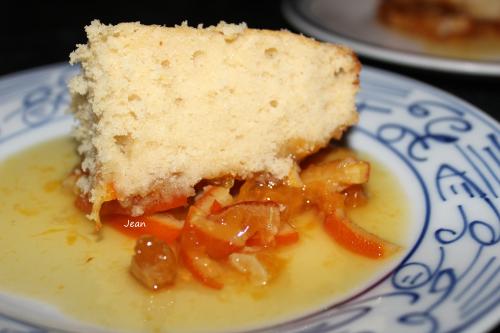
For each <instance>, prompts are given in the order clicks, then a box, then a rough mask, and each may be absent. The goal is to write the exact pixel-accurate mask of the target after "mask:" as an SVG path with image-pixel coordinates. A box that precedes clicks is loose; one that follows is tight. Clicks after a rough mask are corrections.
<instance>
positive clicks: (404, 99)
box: [0, 65, 500, 333]
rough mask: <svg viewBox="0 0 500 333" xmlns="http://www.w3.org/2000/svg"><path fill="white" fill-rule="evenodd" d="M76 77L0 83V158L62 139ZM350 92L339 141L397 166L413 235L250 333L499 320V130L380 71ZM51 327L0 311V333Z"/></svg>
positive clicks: (45, 73) (443, 328) (475, 324)
mask: <svg viewBox="0 0 500 333" xmlns="http://www.w3.org/2000/svg"><path fill="white" fill-rule="evenodd" d="M77 71H78V68H72V67H69V66H67V65H54V66H49V67H46V68H42V69H38V70H33V71H29V72H25V73H21V74H16V75H12V76H10V77H6V78H4V79H3V80H0V158H3V157H5V156H7V155H9V152H8V151H12V146H16V142H17V141H16V140H19V139H20V138H22V137H23V136H26V135H28V134H29V133H32V132H33V133H34V132H36V131H39V132H40V133H44V134H43V135H42V136H43V138H49V137H51V136H53V135H56V134H54V133H56V132H57V133H60V132H61V131H62V132H69V130H70V128H71V124H72V118H71V116H70V115H68V114H66V110H67V107H68V105H69V102H70V100H69V96H68V93H67V90H66V82H67V80H68V78H70V77H71V76H73V75H74V74H75V73H76V72H77ZM361 87H362V89H361V92H360V94H359V96H358V109H359V112H360V114H361V117H360V119H361V120H360V123H359V125H358V126H356V128H354V129H353V130H352V131H351V132H350V133H349V136H348V141H349V143H350V144H351V145H352V146H354V147H357V146H360V145H362V147H359V148H360V149H361V150H368V151H369V152H370V153H371V154H372V155H374V156H375V157H379V158H382V159H383V160H384V161H387V163H389V164H391V163H392V162H391V161H394V163H395V164H397V165H398V168H399V169H405V170H406V173H402V174H399V176H398V177H399V178H400V181H401V183H402V185H403V187H405V188H407V189H408V190H409V191H410V192H412V193H414V194H413V196H410V199H411V200H413V201H414V202H412V204H415V207H417V208H415V210H414V211H413V213H414V215H415V220H416V222H415V223H416V226H415V231H416V232H415V235H414V239H413V241H412V243H411V244H410V246H409V248H408V252H407V253H406V255H405V257H404V258H403V260H402V261H401V262H400V263H399V265H397V267H394V269H393V270H391V271H390V272H387V274H385V276H383V277H382V278H380V279H379V280H378V281H376V282H374V283H372V284H371V285H370V286H369V287H367V288H365V289H364V290H363V291H362V292H360V293H357V294H356V295H353V296H352V297H350V298H349V299H345V300H342V301H341V302H337V303H336V304H332V305H330V306H328V307H326V308H324V309H322V310H320V311H316V312H314V313H311V314H307V315H305V316H303V317H300V318H297V319H294V320H291V321H288V322H286V323H283V324H278V325H275V326H271V327H266V328H262V329H258V330H255V331H252V332H277V331H280V332H281V331H282V332H297V333H298V332H300V333H313V332H314V333H323V332H339V333H340V332H342V333H347V332H352V333H354V332H356V333H361V332H363V333H367V332H432V333H434V332H436V333H437V332H457V331H462V330H468V331H480V330H485V329H488V328H491V327H493V326H494V325H495V324H496V323H497V321H498V318H499V317H500V316H499V315H500V313H499V309H500V307H499V304H500V262H499V260H498V255H499V254H500V251H499V250H500V246H499V239H500V199H499V197H500V126H499V124H498V123H497V122H495V121H494V120H493V119H491V118H490V117H488V116H487V115H485V114H483V113H481V112H480V111H479V110H477V109H476V108H474V107H473V106H471V105H469V104H467V103H465V102H463V101H461V100H459V99H457V98H455V97H453V96H451V95H449V94H446V93H444V92H441V91H439V90H437V89H435V88H432V87H430V86H428V85H425V84H422V83H420V82H417V81H414V80H411V79H408V78H405V77H401V76H398V75H395V74H392V73H389V72H385V71H381V70H377V69H374V68H369V67H366V68H364V69H363V72H362V76H361ZM53 126H56V127H57V128H59V130H58V131H55V132H52V131H51V130H50V129H52V128H53ZM6 147H10V150H7V149H6ZM0 305H2V304H0ZM50 330H51V328H50V325H48V326H45V325H43V324H42V325H40V324H38V323H33V322H31V321H29V320H25V319H20V318H18V317H17V316H15V315H11V314H7V313H3V312H1V311H0V332H1V333H8V332H9V333H10V332H47V331H50Z"/></svg>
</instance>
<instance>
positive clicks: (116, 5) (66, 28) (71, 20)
mask: <svg viewBox="0 0 500 333" xmlns="http://www.w3.org/2000/svg"><path fill="white" fill-rule="evenodd" d="M351 1H352V0H351ZM280 5H281V4H280V2H279V1H256V0H255V1H236V0H233V1H228V0H225V1H222V0H215V1H193V0H188V1H175V2H174V1H170V2H167V1H166V0H163V1H162V2H157V3H152V2H148V1H141V0H138V1H137V0H136V1H130V2H125V1H122V2H109V1H100V2H92V1H86V2H80V1H65V2H62V1H61V2H50V3H45V2H42V1H38V2H25V1H22V2H21V1H17V2H16V1H12V0H9V1H3V3H0V29H1V30H0V31H1V33H0V75H4V74H8V73H13V72H17V71H20V70H25V69H29V68H32V67H36V66H41V65H46V64H52V63H55V62H65V61H68V55H69V53H70V52H71V51H72V50H74V48H75V45H76V44H77V43H85V35H84V31H83V27H84V26H85V25H87V24H89V23H90V21H91V20H93V19H96V18H98V19H100V20H101V21H102V22H103V23H113V24H115V23H118V22H123V21H141V22H142V23H145V24H162V25H174V24H179V23H181V22H182V21H183V20H187V21H188V22H189V23H190V25H196V24H198V23H204V24H205V25H211V24H216V23H217V22H219V21H220V20H225V21H227V22H232V23H239V22H241V21H245V22H247V24H248V25H249V26H250V27H252V28H266V29H282V28H285V29H289V30H292V31H295V29H294V28H293V27H292V26H290V25H289V24H288V23H287V22H286V21H285V19H284V18H283V16H282V14H281V10H280ZM361 61H362V63H363V64H367V65H371V66H376V67H380V68H384V69H388V70H391V71H394V72H398V73H400V74H403V75H407V76H410V77H412V78H415V79H418V80H421V81H424V82H426V83H429V84H431V85H434V86H437V87H439V88H441V89H443V90H446V91H448V92H450V93H452V94H454V95H456V96H458V97H461V98H462V99H464V100H466V101H468V102H470V103H472V104H474V105H476V106H477V107H479V108H480V109H482V110H483V111H485V112H486V113H488V114H490V115H491V116H493V117H494V118H495V119H497V120H498V119H499V118H500V78H485V77H479V76H478V77H475V76H465V75H456V74H449V73H438V72H432V71H424V70H421V69H412V68H408V67H402V66H398V65H391V64H386V63H382V62H377V61H373V60H370V59H366V58H361Z"/></svg>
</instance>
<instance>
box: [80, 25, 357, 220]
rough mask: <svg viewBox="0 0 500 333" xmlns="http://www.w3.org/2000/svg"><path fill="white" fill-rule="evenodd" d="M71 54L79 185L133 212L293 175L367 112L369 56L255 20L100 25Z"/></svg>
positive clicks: (96, 203) (96, 198)
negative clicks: (364, 59) (210, 187)
mask: <svg viewBox="0 0 500 333" xmlns="http://www.w3.org/2000/svg"><path fill="white" fill-rule="evenodd" d="M86 32H87V36H88V43H87V44H86V45H79V46H78V48H77V50H76V51H74V52H73V53H72V54H71V63H72V64H76V63H80V64H81V67H82V72H81V74H80V75H79V76H77V77H75V78H74V79H73V80H72V82H71V83H70V92H71V95H72V100H73V103H72V111H73V112H74V114H75V116H76V118H77V120H78V126H77V127H76V129H75V132H74V135H75V137H76V139H77V140H78V142H79V147H78V151H79V153H80V154H81V155H82V163H81V176H80V178H79V179H78V181H77V187H78V189H79V191H80V193H81V194H82V196H85V197H86V198H88V200H89V202H90V203H91V205H92V212H91V214H90V215H89V217H90V218H91V219H93V220H96V221H99V211H100V209H101V205H102V204H103V203H104V202H106V201H115V202H118V203H119V204H120V205H121V206H122V207H125V208H127V209H129V211H130V212H131V213H132V215H141V214H143V213H144V212H145V210H146V211H147V209H146V208H147V207H150V206H154V205H158V204H160V206H161V203H163V202H167V203H168V202H169V201H171V200H173V199H175V198H185V197H189V196H192V195H194V194H195V190H194V187H195V185H196V184H198V183H199V182H200V181H202V180H211V179H218V178H224V177H226V178H227V177H230V178H237V179H246V178H248V177H250V176H252V175H255V174H257V173H265V174H270V175H272V176H273V177H275V178H277V179H283V178H284V177H286V176H287V175H288V174H289V173H290V171H291V170H292V167H293V165H294V161H296V160H300V159H302V158H303V157H305V156H307V155H309V154H311V153H313V152H315V151H317V150H318V149H320V148H321V147H324V146H325V145H327V144H328V142H329V141H330V140H331V139H332V138H339V137H340V136H341V134H342V132H343V131H344V130H345V129H346V128H347V127H349V126H350V125H352V124H354V123H355V122H356V120H357V113H356V111H355V103H354V102H355V95H356V92H357V90H358V85H359V83H358V75H359V71H360V64H359V62H358V60H357V58H356V57H355V55H354V54H353V52H352V51H351V50H349V49H347V48H345V47H341V46H335V45H331V44H326V43H320V42H317V41H315V40H312V39H309V38H306V37H304V36H301V35H296V34H293V33H290V32H288V31H268V30H254V29H248V28H247V27H246V25H245V24H239V25H234V24H226V23H223V22H221V23H220V24H218V25H217V26H213V27H208V28H202V27H198V28H193V27H189V26H187V25H186V24H183V25H181V26H176V27H173V28H169V27H162V26H145V25H141V24H139V23H122V24H118V25H115V26H112V25H104V24H101V23H100V22H99V21H93V22H92V23H91V24H90V25H89V26H87V27H86Z"/></svg>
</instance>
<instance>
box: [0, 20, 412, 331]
mask: <svg viewBox="0 0 500 333" xmlns="http://www.w3.org/2000/svg"><path fill="white" fill-rule="evenodd" d="M86 31H87V36H88V42H87V44H84V45H79V46H78V47H77V49H76V50H75V51H74V52H73V53H72V54H71V63H73V64H79V65H80V66H81V71H80V73H79V74H78V75H77V76H75V77H74V78H73V79H72V80H71V81H70V84H69V91H70V94H71V99H72V102H71V111H72V112H73V114H74V116H75V118H76V125H75V128H74V130H73V138H72V139H70V138H62V139H57V140H54V141H52V142H49V143H44V144H41V145H39V146H37V147H34V148H32V149H30V150H27V151H25V152H23V153H21V154H19V155H18V156H14V157H12V158H10V159H8V160H7V161H6V162H5V163H3V164H2V165H0V174H1V175H2V177H1V181H0V191H2V192H5V193H7V192H8V193H15V194H13V195H12V196H10V197H9V198H8V199H6V200H5V202H4V203H2V205H4V207H6V209H5V211H3V212H2V216H3V217H4V218H6V220H8V221H12V223H9V224H0V233H1V234H9V235H15V237H9V238H5V239H2V238H0V241H2V244H3V246H4V247H5V248H8V249H10V251H11V253H12V254H11V255H9V256H5V257H3V258H0V266H2V267H9V272H2V274H0V285H1V286H2V288H6V289H7V290H9V291H12V292H15V293H21V294H28V295H34V297H35V298H37V299H42V300H45V301H47V302H48V303H50V304H54V305H56V306H57V307H58V308H60V309H61V310H62V311H67V312H68V313H70V314H71V315H72V316H75V317H76V318H78V319H81V320H83V321H85V322H91V323H94V324H97V325H99V326H105V327H111V328H113V329H125V330H136V331H186V332H195V331H205V330H210V331H222V330H230V331H234V330H235V329H238V330H241V329H245V328H254V327H262V325H263V324H272V323H280V322H284V321H286V320H288V319H290V318H294V317H296V316H298V315H299V314H300V313H304V311H307V312H310V311H313V310H315V309H318V308H320V307H325V306H327V305H329V304H330V305H331V304H332V302H335V301H339V300H341V299H342V298H346V297H348V296H349V295H351V294H352V293H353V292H360V291H361V290H363V288H366V286H367V284H368V283H373V280H374V279H378V278H380V277H381V276H383V275H384V274H386V271H387V269H388V268H387V263H391V262H392V263H393V261H392V260H396V259H397V258H399V256H400V255H402V253H403V252H404V251H402V248H403V247H404V245H405V239H406V237H405V223H404V222H405V220H406V218H407V216H406V205H405V202H404V194H403V193H402V191H401V189H400V188H399V187H398V185H397V182H396V180H395V179H394V177H393V175H391V174H390V172H388V171H387V170H386V169H385V168H384V166H383V165H381V164H380V163H378V162H377V161H376V159H374V158H373V157H371V156H369V155H366V154H365V153H363V152H361V153H360V152H356V151H353V150H352V149H350V148H348V147H345V145H344V144H343V143H342V142H341V141H340V139H341V137H342V135H343V134H344V133H345V132H346V130H347V129H348V128H349V127H350V126H352V125H354V124H355V123H356V122H357V118H358V114H357V112H356V107H355V98H356V93H357V91H358V89H359V72H360V69H361V66H360V63H359V61H358V60H357V58H356V56H355V55H354V54H353V53H352V51H351V50H349V49H347V48H345V47H342V46H337V45H331V44H326V43H320V42H317V41H315V40H312V39H309V38H306V37H304V36H300V35H296V34H293V33H290V32H287V31H267V30H254V29H249V28H247V27H246V26H245V24H239V25H234V24H226V23H223V22H221V23H219V24H218V25H217V26H211V27H207V28H203V27H201V26H199V27H197V28H194V27H189V26H188V25H187V24H182V25H180V26H176V27H171V28H170V27H161V26H146V25H141V24H139V23H122V24H118V25H114V26H113V25H104V24H101V23H100V22H99V21H94V22H92V23H91V24H90V25H89V26H87V27H86ZM332 140H333V141H332ZM366 150H367V151H368V152H369V151H370V149H369V147H367V149H366ZM26 198H34V199H32V200H26ZM22 244H33V246H36V248H37V251H32V250H31V249H30V247H26V246H23V245H22ZM61 249H62V251H61ZM26 262H28V263H36V264H30V265H28V266H29V267H32V269H31V270H29V268H27V266H26ZM384 265H386V266H384ZM28 270H29V272H28ZM16 272H17V273H16ZM19 272H23V274H19ZM4 273H5V274H4ZM17 275H20V276H19V277H18V278H13V276H17ZM75 281H77V283H75ZM76 299H77V300H78V302H75V301H74V300H76ZM235 309H237V311H235Z"/></svg>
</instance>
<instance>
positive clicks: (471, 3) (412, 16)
mask: <svg viewBox="0 0 500 333" xmlns="http://www.w3.org/2000/svg"><path fill="white" fill-rule="evenodd" d="M378 14H379V18H380V19H381V21H382V22H384V23H385V24H387V25H389V26H391V27H395V28H398V29H402V30H403V31H407V32H410V33H413V34H421V35H423V36H426V37H430V38H432V39H438V40H446V39H463V38H473V37H477V36H480V35H484V34H494V35H496V37H497V38H498V36H499V34H500V1H497V0H383V1H381V4H380V7H379V12H378Z"/></svg>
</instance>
